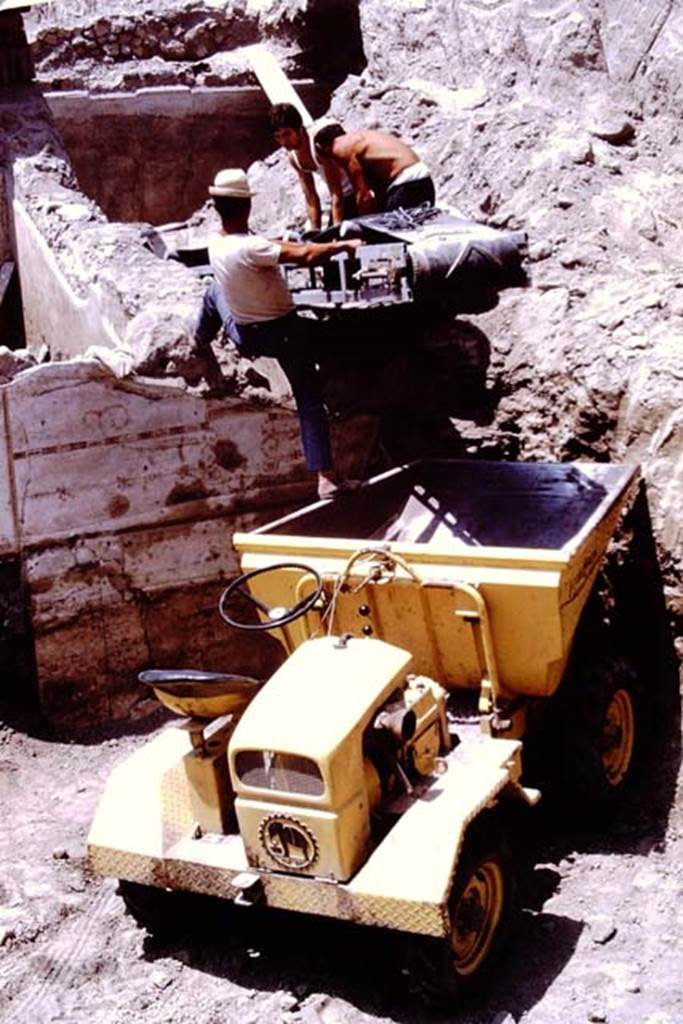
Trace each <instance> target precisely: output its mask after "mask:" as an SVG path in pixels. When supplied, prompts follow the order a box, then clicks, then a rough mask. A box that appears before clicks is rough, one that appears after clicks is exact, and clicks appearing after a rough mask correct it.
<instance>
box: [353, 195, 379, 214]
mask: <svg viewBox="0 0 683 1024" xmlns="http://www.w3.org/2000/svg"><path fill="white" fill-rule="evenodd" d="M356 205H357V207H358V214H359V216H361V217H362V216H363V215H364V214H366V213H374V212H375V211H376V209H377V199H376V196H375V193H374V192H373V191H372V189H371V188H369V189H367V190H366V191H365V192H358V193H356Z"/></svg>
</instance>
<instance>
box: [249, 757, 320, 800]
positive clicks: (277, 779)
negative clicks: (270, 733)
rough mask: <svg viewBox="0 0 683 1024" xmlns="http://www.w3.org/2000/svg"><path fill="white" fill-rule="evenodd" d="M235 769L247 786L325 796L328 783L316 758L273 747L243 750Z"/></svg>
mask: <svg viewBox="0 0 683 1024" xmlns="http://www.w3.org/2000/svg"><path fill="white" fill-rule="evenodd" d="M235 770H236V772H237V776H238V778H239V780H240V782H241V783H242V785H244V786H252V787H254V788H255V789H267V790H277V791H278V792H280V793H298V794H301V795H303V796H322V794H323V793H324V792H325V784H324V782H323V779H322V775H321V774H320V769H319V768H318V766H317V764H316V763H315V761H311V759H310V758H309V757H300V756H299V755H297V754H281V753H278V752H277V751H274V750H240V752H239V753H238V754H237V756H236V758H235Z"/></svg>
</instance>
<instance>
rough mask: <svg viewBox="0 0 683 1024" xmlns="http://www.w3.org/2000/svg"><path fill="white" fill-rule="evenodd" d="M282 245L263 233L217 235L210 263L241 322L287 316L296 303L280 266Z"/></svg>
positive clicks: (233, 311) (214, 238)
mask: <svg viewBox="0 0 683 1024" xmlns="http://www.w3.org/2000/svg"><path fill="white" fill-rule="evenodd" d="M279 258H280V246H279V245H278V243H277V242H271V241H270V240H269V239H267V238H262V237H261V236H260V235H214V237H213V238H212V239H211V241H210V242H209V262H210V263H211V266H212V268H213V272H214V274H215V275H216V280H217V281H218V283H219V285H220V286H221V288H222V289H223V293H224V295H225V299H226V302H227V303H228V306H229V307H230V311H231V313H232V315H233V317H234V318H235V320H236V321H237V323H238V324H257V323H262V322H263V321H264V320H275V319H277V317H280V316H286V315H287V314H288V313H291V312H292V310H293V309H294V302H293V300H292V296H291V294H290V292H289V288H288V287H287V282H286V281H285V279H284V277H283V275H282V272H281V271H280V268H279V266H278V260H279Z"/></svg>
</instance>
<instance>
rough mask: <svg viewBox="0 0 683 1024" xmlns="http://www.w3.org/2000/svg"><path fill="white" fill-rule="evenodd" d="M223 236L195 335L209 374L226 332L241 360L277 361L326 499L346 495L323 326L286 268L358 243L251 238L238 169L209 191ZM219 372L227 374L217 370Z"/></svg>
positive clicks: (222, 174)
mask: <svg viewBox="0 0 683 1024" xmlns="http://www.w3.org/2000/svg"><path fill="white" fill-rule="evenodd" d="M209 194H210V195H211V196H212V197H213V200H214V205H215V207H216V211H217V212H218V215H219V217H220V219H221V230H220V231H219V233H218V234H217V235H215V236H214V237H213V238H212V239H211V242H210V243H209V261H210V263H211V267H212V268H213V272H214V275H215V281H214V283H213V284H212V285H210V287H209V289H208V291H207V293H206V295H205V296H204V301H203V304H202V310H201V313H200V316H199V321H198V323H197V328H196V331H195V340H196V342H197V346H198V348H199V350H200V352H201V353H202V355H203V356H204V358H205V361H206V363H207V365H208V368H209V373H211V372H212V371H213V373H214V375H215V372H216V370H217V369H218V368H217V364H216V359H215V356H214V354H213V352H212V350H211V342H212V341H213V339H214V338H215V337H216V335H217V334H218V332H219V330H220V328H221V327H225V328H226V330H227V332H228V334H229V336H230V338H231V339H232V341H234V343H235V344H236V346H237V348H238V350H239V352H240V354H242V355H244V356H247V357H253V356H271V357H273V358H275V359H277V361H278V362H279V364H280V366H281V367H282V369H283V371H284V373H285V375H286V377H287V379H288V380H289V383H290V386H291V388H292V393H293V395H294V400H295V402H296V407H297V412H298V414H299V423H300V426H301V438H302V442H303V449H304V457H305V459H306V464H307V466H308V468H309V469H310V470H312V471H313V472H315V473H317V476H318V494H319V496H320V497H321V498H327V497H334V496H335V494H336V493H337V492H338V491H340V490H343V489H344V487H345V484H344V482H343V481H340V480H339V479H338V477H337V474H336V472H335V469H334V465H333V462H332V452H331V447H330V433H329V424H328V419H327V412H326V410H325V405H324V401H323V390H322V382H321V380H320V375H319V372H318V368H317V366H316V362H315V356H314V346H315V344H316V342H317V340H318V332H319V331H320V330H321V329H322V326H321V325H320V324H319V323H317V322H316V321H314V320H309V319H306V318H304V317H299V316H297V313H296V309H295V306H294V302H293V299H292V296H291V294H290V291H289V288H288V287H287V282H286V281H285V278H284V276H283V274H282V272H281V271H280V269H279V264H281V263H293V264H296V265H298V266H302V267H310V266H313V265H315V264H317V263H324V262H326V261H327V260H329V259H331V257H332V256H335V255H337V254H338V253H342V252H347V253H351V252H353V251H354V250H355V249H356V248H358V246H359V245H360V244H361V243H360V241H359V240H358V239H349V240H348V241H343V242H325V243H316V242H287V241H271V240H270V239H268V238H264V237H262V236H260V235H252V234H250V233H249V213H250V211H251V197H252V195H253V193H252V191H251V189H250V187H249V181H248V179H247V175H246V174H245V172H244V171H242V170H240V169H237V168H229V169H227V170H223V171H219V172H218V174H217V175H216V177H215V178H214V182H213V185H211V186H210V187H209ZM218 372H220V371H218Z"/></svg>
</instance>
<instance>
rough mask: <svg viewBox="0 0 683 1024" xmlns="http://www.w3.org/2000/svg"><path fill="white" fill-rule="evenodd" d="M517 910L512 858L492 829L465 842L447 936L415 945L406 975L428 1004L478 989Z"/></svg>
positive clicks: (500, 836) (493, 961) (473, 833)
mask: <svg viewBox="0 0 683 1024" xmlns="http://www.w3.org/2000/svg"><path fill="white" fill-rule="evenodd" d="M516 906H517V886H516V879H515V870H514V865H513V858H512V854H511V852H510V849H509V846H508V844H507V842H506V840H505V838H504V837H503V836H502V835H500V834H497V833H496V832H495V830H494V827H493V823H491V827H486V828H484V829H480V828H478V827H477V825H476V824H475V826H474V829H473V832H472V834H471V835H468V836H467V837H466V839H465V844H464V846H463V850H462V853H461V856H460V861H459V863H458V867H457V870H456V874H455V880H454V882H453V888H452V890H451V896H450V899H449V902H448V912H449V917H450V934H449V935H448V936H447V937H446V938H445V940H441V941H439V942H436V943H435V942H433V941H432V940H427V941H420V940H418V941H417V942H415V941H413V943H412V949H411V952H410V956H409V965H408V969H409V973H410V975H411V977H412V979H413V982H414V983H415V984H416V986H417V988H418V989H419V990H420V991H421V992H422V994H423V995H425V996H426V997H427V998H428V999H429V1000H430V1001H432V1002H439V1003H443V1002H447V1001H451V1000H453V999H455V998H457V997H461V996H463V995H466V994H467V993H469V992H470V991H473V990H475V989H476V988H478V987H479V985H480V984H481V983H482V981H483V980H484V979H485V977H486V975H487V974H488V972H489V970H490V969H491V967H492V965H493V964H494V963H495V961H496V959H497V958H498V956H499V954H500V952H501V950H502V948H503V946H504V945H505V941H506V939H507V937H508V934H509V931H510V927H511V925H512V921H513V919H514V914H515V909H516Z"/></svg>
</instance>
